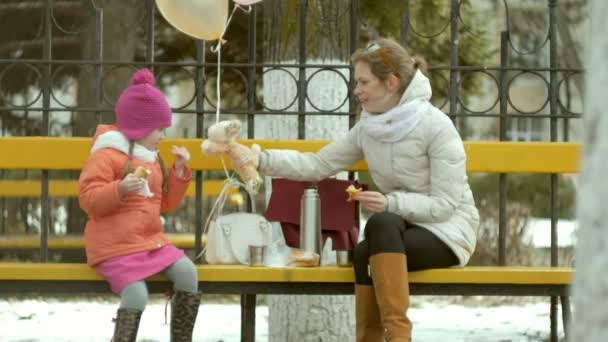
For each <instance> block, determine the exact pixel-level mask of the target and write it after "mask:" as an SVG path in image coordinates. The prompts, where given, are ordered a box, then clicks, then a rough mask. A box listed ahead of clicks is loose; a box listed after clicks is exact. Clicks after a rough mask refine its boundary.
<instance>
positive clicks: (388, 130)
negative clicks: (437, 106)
mask: <svg viewBox="0 0 608 342" xmlns="http://www.w3.org/2000/svg"><path fill="white" fill-rule="evenodd" d="M430 98H431V87H430V83H429V80H428V79H427V78H426V77H425V76H424V75H423V74H422V73H421V72H420V71H416V74H414V77H413V78H412V81H411V82H410V85H409V86H408V87H407V89H406V90H405V92H404V93H403V96H402V97H401V100H400V101H399V104H398V105H397V106H395V107H393V108H391V109H390V110H389V111H387V112H385V113H383V114H371V113H369V112H367V111H365V110H364V111H363V112H362V113H361V117H362V119H361V126H362V128H363V130H364V131H365V133H367V135H369V136H370V137H372V138H374V139H376V140H378V141H381V142H387V143H393V142H397V141H401V140H403V139H404V138H405V137H406V136H407V135H408V134H409V133H410V132H411V131H412V130H414V128H416V126H418V124H419V123H420V113H424V112H425V111H427V110H429V106H430V105H431V104H430V103H429V99H430Z"/></svg>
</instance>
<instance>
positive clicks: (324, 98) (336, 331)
mask: <svg viewBox="0 0 608 342" xmlns="http://www.w3.org/2000/svg"><path fill="white" fill-rule="evenodd" d="M299 3H300V2H299V1H295V0H290V1H284V0H267V1H265V2H264V44H265V46H264V60H265V62H267V63H290V64H291V63H298V62H301V63H304V62H306V63H309V64H348V58H347V57H348V53H349V50H348V41H349V40H348V38H347V37H348V29H347V25H348V16H349V14H350V11H349V6H350V2H349V1H345V0H340V1H321V0H319V1H309V2H308V8H307V13H308V14H307V20H306V21H307V25H306V30H307V32H306V42H307V45H306V50H307V53H306V61H300V60H299V59H298V56H299V50H298V48H299V47H298V40H299V36H300V33H299V28H298V27H299V24H298V14H299V7H298V6H299ZM311 37H314V39H311ZM265 71H266V72H265V73H264V104H265V106H266V107H267V108H269V109H271V110H272V109H274V110H279V109H280V110H281V111H295V112H301V111H302V110H304V111H311V112H312V111H318V110H319V109H321V110H325V111H339V112H348V101H344V99H346V98H347V97H348V84H346V83H345V82H344V80H343V79H342V78H341V77H340V76H339V75H338V74H336V73H334V72H328V71H322V72H319V73H317V74H316V75H315V76H314V77H312V78H310V77H311V76H312V74H313V73H314V72H315V71H316V70H313V69H311V68H307V70H306V73H305V74H306V75H305V77H306V79H307V80H309V83H308V85H307V87H306V95H307V96H308V100H307V102H306V103H305V104H304V105H302V104H300V103H299V102H298V98H297V96H298V91H297V89H298V85H297V81H294V80H298V79H299V78H300V75H299V70H298V69H297V68H284V69H283V70H281V71H278V70H271V71H268V70H265ZM340 72H341V73H342V75H343V76H344V78H345V79H346V80H348V78H349V71H348V69H343V70H341V71H340ZM300 96H304V95H302V94H300ZM292 101H293V103H292ZM311 103H312V104H314V106H316V107H317V108H314V107H313V106H312V105H311ZM255 125H256V127H255V133H256V138H264V139H298V138H306V139H336V138H337V137H339V136H341V135H343V134H345V133H346V132H347V131H348V129H349V127H348V116H346V115H343V116H337V115H322V116H307V117H306V119H305V123H304V126H305V129H304V135H305V137H301V136H300V137H299V136H298V117H297V116H295V115H292V116H289V115H264V116H261V115H260V116H256V120H255ZM267 302H268V309H269V322H268V328H269V332H268V336H269V341H280V342H292V341H293V342H305V341H311V342H312V341H315V342H318V341H324V342H326V341H336V342H338V341H352V340H354V331H355V328H354V298H353V297H352V296H296V295H282V296H268V297H267Z"/></svg>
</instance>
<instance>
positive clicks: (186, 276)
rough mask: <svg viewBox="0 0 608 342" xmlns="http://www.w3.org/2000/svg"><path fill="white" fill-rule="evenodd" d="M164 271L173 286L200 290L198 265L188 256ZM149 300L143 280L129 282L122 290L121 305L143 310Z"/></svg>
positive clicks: (186, 290)
mask: <svg viewBox="0 0 608 342" xmlns="http://www.w3.org/2000/svg"><path fill="white" fill-rule="evenodd" d="M161 273H163V274H164V275H165V276H166V277H167V278H169V279H170V280H171V281H172V282H173V288H174V289H175V290H178V291H185V292H190V293H196V292H198V275H197V273H196V267H194V264H193V263H192V261H191V260H190V259H189V258H188V257H183V258H181V259H179V260H177V261H176V262H174V263H173V265H171V266H169V267H167V268H166V269H164V270H163V271H162V272H161ZM147 302H148V287H147V286H146V282H145V281H143V280H139V281H136V282H134V283H132V284H129V285H128V286H127V287H125V288H124V289H122V291H120V307H121V308H125V309H136V310H141V311H143V310H144V309H145V308H146V303H147Z"/></svg>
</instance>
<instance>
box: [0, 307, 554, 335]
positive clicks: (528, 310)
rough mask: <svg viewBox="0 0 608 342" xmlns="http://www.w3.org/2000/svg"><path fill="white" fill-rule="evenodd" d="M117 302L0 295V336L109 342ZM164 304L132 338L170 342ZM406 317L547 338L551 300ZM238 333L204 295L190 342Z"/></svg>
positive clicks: (450, 329)
mask: <svg viewBox="0 0 608 342" xmlns="http://www.w3.org/2000/svg"><path fill="white" fill-rule="evenodd" d="M224 302H225V301H224ZM117 303H118V299H117V298H114V297H103V298H102V299H98V298H94V299H91V298H85V299H80V300H76V299H66V298H29V299H22V300H18V299H14V298H0V322H2V329H0V341H14V342H18V341H19V342H26V341H27V342H34V341H78V342H87V341H91V342H97V341H104V342H107V341H109V340H110V337H111V335H112V331H113V327H114V325H113V323H112V317H114V314H115V311H116V308H117V305H118V304H117ZM164 309H165V305H164V301H163V300H162V299H160V298H159V297H155V298H153V299H151V301H150V303H149V304H148V307H147V308H146V311H145V312H144V315H143V316H142V321H141V325H140V331H139V334H138V341H147V342H152V341H158V342H161V341H169V336H168V334H169V326H168V325H165V324H164ZM256 312H257V316H256V317H257V319H256V341H261V342H264V341H268V335H267V327H268V321H267V320H268V308H267V307H266V306H265V305H258V308H257V311H256ZM410 316H411V319H412V320H413V321H414V327H415V328H414V338H415V340H416V341H425V342H426V341H428V342H433V341H438V342H492V341H497V342H498V341H500V342H520V341H521V342H524V341H525V342H527V341H547V340H548V336H549V304H548V299H544V298H542V299H535V298H527V299H524V298H522V299H520V298H516V299H512V298H502V299H501V298H498V299H497V298H494V297H486V298H482V297H468V298H462V297H425V296H415V297H413V298H412V308H411V309H410ZM558 317H560V318H561V313H558ZM239 330H240V311H239V305H238V304H235V303H220V301H217V300H215V303H210V302H209V300H207V301H206V302H205V303H204V304H203V305H202V306H201V311H200V312H199V320H198V321H197V325H196V328H195V339H194V341H199V342H219V341H221V342H233V341H234V342H237V341H239ZM562 335H563V332H562V330H561V323H560V336H562Z"/></svg>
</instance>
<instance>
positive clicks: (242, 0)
mask: <svg viewBox="0 0 608 342" xmlns="http://www.w3.org/2000/svg"><path fill="white" fill-rule="evenodd" d="M260 1H262V0H234V2H236V3H237V4H239V5H243V6H249V5H253V4H256V3H258V2H260Z"/></svg>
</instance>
